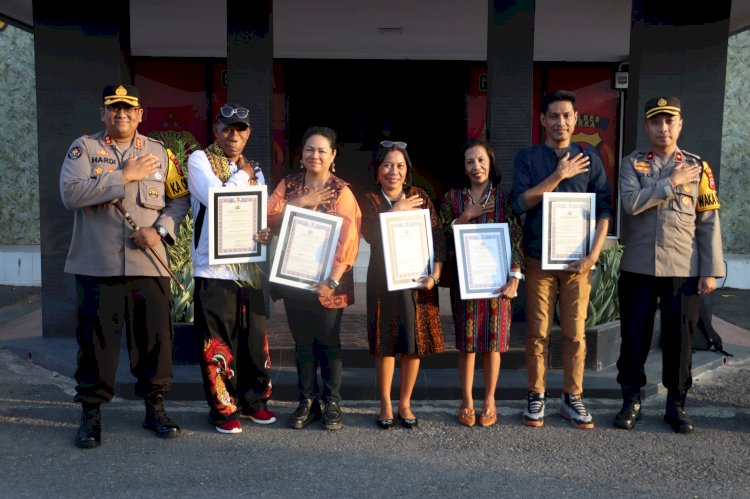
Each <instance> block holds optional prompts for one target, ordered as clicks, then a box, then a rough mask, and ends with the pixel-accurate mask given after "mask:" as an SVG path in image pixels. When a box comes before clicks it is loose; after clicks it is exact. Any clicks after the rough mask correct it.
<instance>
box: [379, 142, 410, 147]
mask: <svg viewBox="0 0 750 499" xmlns="http://www.w3.org/2000/svg"><path fill="white" fill-rule="evenodd" d="M380 145H381V146H383V147H385V148H386V149H387V148H389V147H395V148H396V149H406V142H393V141H392V140H384V141H382V142H381V143H380Z"/></svg>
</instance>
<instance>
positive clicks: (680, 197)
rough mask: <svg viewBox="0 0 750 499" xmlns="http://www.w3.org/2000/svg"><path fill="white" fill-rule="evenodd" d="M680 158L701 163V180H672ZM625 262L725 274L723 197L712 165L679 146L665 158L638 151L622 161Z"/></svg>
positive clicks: (656, 270) (664, 271)
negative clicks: (720, 198) (720, 199)
mask: <svg viewBox="0 0 750 499" xmlns="http://www.w3.org/2000/svg"><path fill="white" fill-rule="evenodd" d="M679 163H686V164H690V165H699V166H700V167H701V177H700V179H701V180H700V182H692V183H688V184H682V185H678V186H672V183H671V181H670V180H669V176H670V175H671V174H672V172H673V170H674V168H675V166H676V165H677V164H679ZM620 195H621V199H622V206H623V215H622V243H623V244H624V246H625V248H624V252H623V256H622V261H621V263H620V268H621V269H622V270H625V271H628V272H634V273H639V274H647V275H653V276H664V277H666V276H669V277H693V276H714V277H723V276H724V264H723V253H722V248H721V228H720V223H719V202H718V198H717V196H716V186H715V183H714V180H713V174H712V172H711V168H710V167H709V166H708V164H707V163H706V162H705V161H701V159H700V157H698V156H696V155H694V154H691V153H688V152H686V151H681V150H680V149H677V150H676V151H675V152H674V154H672V156H671V157H670V158H669V159H668V160H667V161H666V162H662V160H661V158H659V156H658V155H656V154H654V153H653V152H651V151H635V152H633V153H632V154H630V155H629V156H627V157H626V158H625V159H624V160H623V162H622V165H621V167H620Z"/></svg>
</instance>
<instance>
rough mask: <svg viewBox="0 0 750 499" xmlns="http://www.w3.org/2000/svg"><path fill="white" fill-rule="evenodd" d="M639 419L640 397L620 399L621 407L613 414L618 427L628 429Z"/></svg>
mask: <svg viewBox="0 0 750 499" xmlns="http://www.w3.org/2000/svg"><path fill="white" fill-rule="evenodd" d="M640 420H641V399H640V397H638V398H633V399H625V400H623V401H622V409H620V412H618V413H617V415H616V416H615V421H614V424H615V426H616V427H618V428H622V429H624V430H630V429H632V428H633V426H635V423H636V422H637V421H640Z"/></svg>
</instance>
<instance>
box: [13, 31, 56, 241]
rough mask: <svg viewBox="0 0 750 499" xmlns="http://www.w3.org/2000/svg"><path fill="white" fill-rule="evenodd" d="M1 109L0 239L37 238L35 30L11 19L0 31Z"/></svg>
mask: <svg viewBox="0 0 750 499" xmlns="http://www.w3.org/2000/svg"><path fill="white" fill-rule="evenodd" d="M0 109H2V116H3V120H2V126H0V144H2V147H0V179H2V182H0V245H29V244H32V245H34V244H39V183H38V181H37V174H38V173H37V172H38V170H37V165H38V162H39V160H38V154H37V126H36V84H35V74H34V36H33V35H32V34H31V33H29V32H26V31H24V30H21V29H18V28H15V27H13V26H10V25H5V26H4V28H3V29H2V30H1V31H0ZM53 171H54V173H51V174H54V175H57V174H58V168H57V167H56V168H54V169H53Z"/></svg>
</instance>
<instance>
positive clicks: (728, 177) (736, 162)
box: [719, 30, 750, 255]
mask: <svg viewBox="0 0 750 499" xmlns="http://www.w3.org/2000/svg"><path fill="white" fill-rule="evenodd" d="M749 74H750V30H745V31H743V32H742V33H738V34H736V35H733V36H731V37H730V38H729V47H728V51H727V82H726V92H725V95H724V128H723V131H722V141H721V178H720V180H719V195H720V200H721V231H722V236H723V238H724V252H725V253H732V254H744V255H748V254H750V217H748V213H747V211H746V206H747V197H748V192H750V168H749V166H750V113H748V109H750V80H749V79H748V78H747V76H748V75H749Z"/></svg>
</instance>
